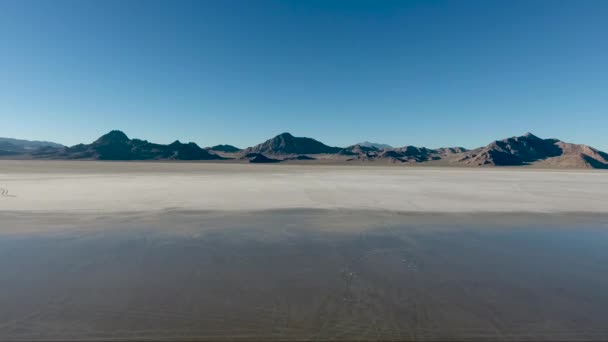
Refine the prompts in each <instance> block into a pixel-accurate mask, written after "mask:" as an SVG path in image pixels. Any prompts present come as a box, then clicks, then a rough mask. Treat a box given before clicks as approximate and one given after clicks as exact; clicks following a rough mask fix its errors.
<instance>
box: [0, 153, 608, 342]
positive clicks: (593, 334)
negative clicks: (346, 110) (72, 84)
mask: <svg viewBox="0 0 608 342" xmlns="http://www.w3.org/2000/svg"><path fill="white" fill-rule="evenodd" d="M606 194H608V173H607V172H589V171H549V170H530V169H455V168H434V169H427V168H408V167H375V166H321V165H291V166H290V165H248V164H213V163H117V162H83V161H79V162H70V161H0V288H1V289H2V291H0V341H36V340H40V341H50V340H54V341H68V340H74V341H84V340H90V341H100V340H103V341H108V340H117V341H125V340H133V341H142V340H145V341H148V340H164V341H166V340H184V341H194V340H213V341H217V340H227V341H235V340H251V341H260V340H279V341H286V340H300V341H301V340H346V341H352V340H379V341H388V340H391V341H397V340H398V341H401V340H428V341H437V340H442V341H443V340H457V341H469V340H488V341H496V340H507V341H514V340H525V341H538V340H548V341H557V340H562V341H573V340H583V341H589V340H598V341H607V340H608V328H607V327H608V296H607V295H606V294H607V291H606V288H608V215H606V213H607V212H608V196H606Z"/></svg>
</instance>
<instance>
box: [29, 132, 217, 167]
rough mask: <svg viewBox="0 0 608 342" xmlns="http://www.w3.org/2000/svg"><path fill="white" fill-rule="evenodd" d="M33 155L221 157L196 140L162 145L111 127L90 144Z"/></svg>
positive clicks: (156, 157) (72, 157) (148, 158)
mask: <svg viewBox="0 0 608 342" xmlns="http://www.w3.org/2000/svg"><path fill="white" fill-rule="evenodd" d="M33 156H34V157H36V158H50V159H93V160H163V159H167V160H216V159H223V158H222V157H220V156H218V155H216V154H213V153H210V152H209V151H207V150H205V149H202V148H200V147H199V146H198V145H197V144H195V143H187V144H183V143H181V142H180V141H179V140H176V141H175V142H173V143H171V144H169V145H161V144H154V143H150V142H148V141H146V140H140V139H129V137H128V136H127V135H126V134H125V133H123V132H122V131H118V130H113V131H110V132H109V133H107V134H104V135H103V136H101V137H100V138H99V139H97V140H95V141H94V142H93V143H91V144H88V145H87V144H78V145H75V146H71V147H64V148H51V149H49V148H47V149H41V150H38V151H36V152H34V153H33Z"/></svg>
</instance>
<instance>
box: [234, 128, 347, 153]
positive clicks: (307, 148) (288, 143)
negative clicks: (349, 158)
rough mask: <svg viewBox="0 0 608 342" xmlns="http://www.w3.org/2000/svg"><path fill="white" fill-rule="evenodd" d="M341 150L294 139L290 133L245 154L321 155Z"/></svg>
mask: <svg viewBox="0 0 608 342" xmlns="http://www.w3.org/2000/svg"><path fill="white" fill-rule="evenodd" d="M340 150H341V148H339V147H331V146H327V145H325V144H323V143H322V142H319V141H317V140H315V139H312V138H305V137H294V136H293V135H291V134H290V133H281V134H279V135H277V136H276V137H274V138H272V139H269V140H266V141H265V142H263V143H261V144H259V145H256V146H254V147H250V148H248V149H246V150H245V153H248V152H258V153H268V154H319V153H338V151H340Z"/></svg>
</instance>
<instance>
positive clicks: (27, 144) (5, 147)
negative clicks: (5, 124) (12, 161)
mask: <svg viewBox="0 0 608 342" xmlns="http://www.w3.org/2000/svg"><path fill="white" fill-rule="evenodd" d="M41 147H55V148H62V147H64V146H63V145H61V144H57V143H54V142H50V141H36V140H33V141H32V140H23V139H13V138H0V151H4V152H18V153H22V152H28V151H33V150H35V149H38V148H41Z"/></svg>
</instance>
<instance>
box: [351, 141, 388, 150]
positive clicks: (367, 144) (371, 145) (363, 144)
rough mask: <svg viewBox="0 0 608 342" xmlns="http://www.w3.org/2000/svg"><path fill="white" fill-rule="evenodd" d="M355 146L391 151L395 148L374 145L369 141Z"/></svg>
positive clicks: (385, 145) (378, 144)
mask: <svg viewBox="0 0 608 342" xmlns="http://www.w3.org/2000/svg"><path fill="white" fill-rule="evenodd" d="M355 145H359V146H364V147H375V148H377V149H379V150H389V149H392V148H393V147H392V146H391V145H387V144H380V143H373V142H369V141H364V142H360V143H358V144H355Z"/></svg>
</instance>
